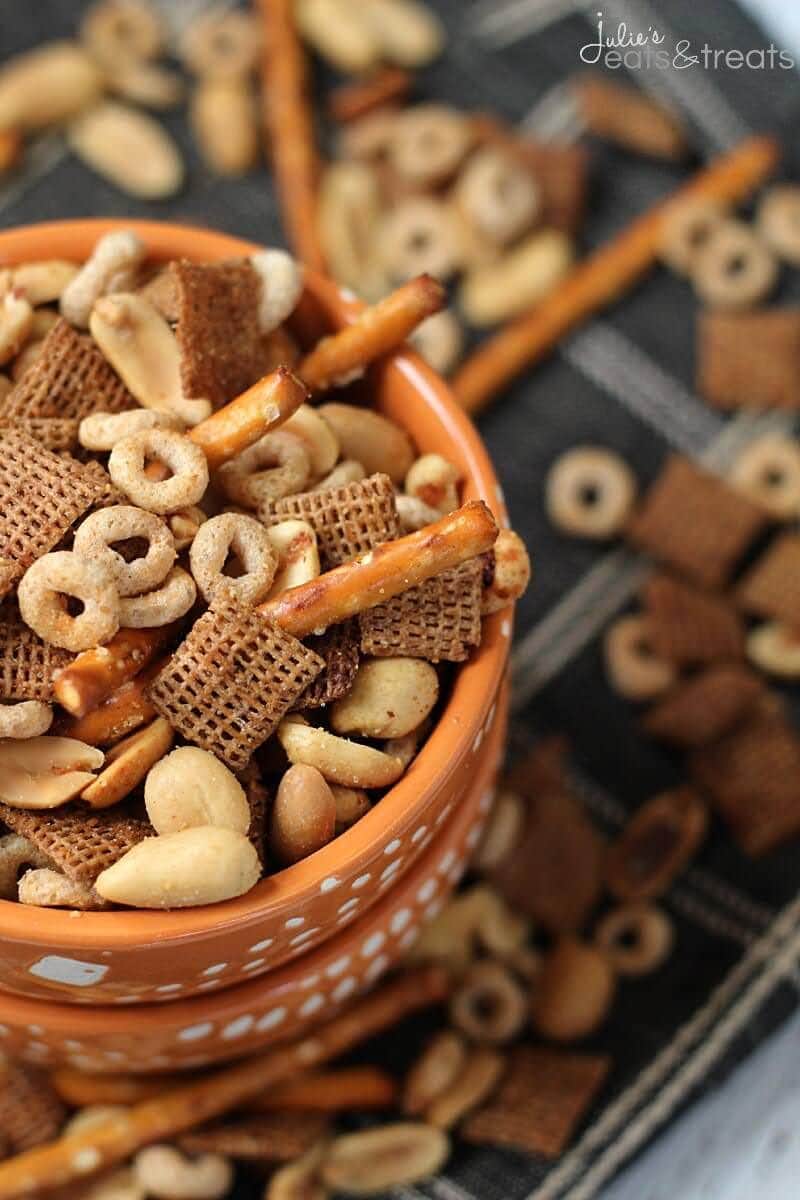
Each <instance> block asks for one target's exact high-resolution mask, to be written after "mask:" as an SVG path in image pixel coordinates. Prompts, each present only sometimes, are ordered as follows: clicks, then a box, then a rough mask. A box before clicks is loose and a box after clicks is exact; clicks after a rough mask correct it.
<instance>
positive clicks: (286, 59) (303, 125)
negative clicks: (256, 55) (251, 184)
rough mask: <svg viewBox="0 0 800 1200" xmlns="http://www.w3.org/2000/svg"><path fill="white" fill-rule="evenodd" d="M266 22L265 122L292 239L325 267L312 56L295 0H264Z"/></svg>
mask: <svg viewBox="0 0 800 1200" xmlns="http://www.w3.org/2000/svg"><path fill="white" fill-rule="evenodd" d="M259 7H260V9H261V13H262V16H263V22H264V27H265V37H264V52H263V57H262V69H261V95H262V103H263V106H264V127H265V129H266V131H267V135H268V139H269V142H268V149H269V151H270V152H271V156H272V169H273V172H274V176H275V185H276V187H277V190H278V196H279V198H280V205H281V212H282V214H283V221H284V225H285V228H286V235H287V238H288V240H289V244H290V245H291V247H292V249H293V250H294V252H295V254H296V255H297V257H298V258H299V259H301V261H302V262H304V263H306V264H307V265H308V266H309V267H313V268H314V270H316V271H324V270H325V258H324V255H323V253H322V247H321V244H320V241H319V235H318V232H317V229H318V225H317V175H318V161H317V151H316V146H315V139H314V117H313V113H312V110H311V101H310V98H309V93H308V79H307V68H306V57H305V52H304V50H303V46H302V44H301V42H300V38H299V36H298V33H297V27H296V25H295V19H294V12H293V8H294V3H293V0H259Z"/></svg>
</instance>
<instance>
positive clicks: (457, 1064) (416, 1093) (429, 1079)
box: [402, 1029, 467, 1117]
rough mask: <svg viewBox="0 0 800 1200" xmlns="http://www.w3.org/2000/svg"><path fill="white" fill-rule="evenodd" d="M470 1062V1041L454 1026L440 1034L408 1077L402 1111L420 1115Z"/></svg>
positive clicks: (426, 1048)
mask: <svg viewBox="0 0 800 1200" xmlns="http://www.w3.org/2000/svg"><path fill="white" fill-rule="evenodd" d="M466 1061H467V1044H466V1042H465V1041H464V1039H463V1038H462V1037H461V1035H460V1034H458V1033H456V1032H455V1031H454V1030H452V1029H445V1030H444V1031H443V1032H442V1033H437V1034H435V1035H434V1037H433V1038H432V1039H431V1041H430V1042H429V1043H428V1045H427V1046H426V1047H425V1050H424V1051H423V1053H422V1054H421V1056H420V1057H419V1058H418V1059H417V1061H416V1062H415V1063H414V1065H413V1067H412V1068H411V1070H410V1071H409V1072H408V1075H407V1076H406V1081H405V1085H404V1087H403V1104H402V1108H403V1112H404V1113H406V1114H407V1115H408V1116H409V1117H418V1116H420V1115H421V1114H422V1113H424V1112H425V1110H426V1109H427V1108H429V1107H430V1105H431V1104H433V1103H434V1101H436V1100H438V1098H439V1096H441V1095H443V1094H444V1093H445V1092H447V1090H448V1089H449V1088H450V1086H451V1085H452V1084H454V1083H455V1081H456V1080H457V1079H458V1077H459V1075H460V1074H461V1072H462V1071H463V1069H464V1066H465V1065H466Z"/></svg>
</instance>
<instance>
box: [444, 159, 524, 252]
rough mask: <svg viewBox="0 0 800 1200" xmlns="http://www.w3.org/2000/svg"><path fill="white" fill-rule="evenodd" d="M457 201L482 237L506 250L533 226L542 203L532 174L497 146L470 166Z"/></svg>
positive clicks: (459, 186)
mask: <svg viewBox="0 0 800 1200" xmlns="http://www.w3.org/2000/svg"><path fill="white" fill-rule="evenodd" d="M455 199H456V202H457V203H458V204H459V206H460V207H461V210H462V212H463V213H464V214H465V216H466V217H467V218H468V220H470V221H471V222H472V224H473V225H475V226H477V228H478V229H479V230H480V231H481V233H482V234H484V235H485V236H486V237H488V238H490V239H491V240H492V241H493V242H498V243H499V244H500V245H503V246H504V245H506V244H507V243H508V242H511V241H513V240H514V238H517V237H519V236H520V235H521V234H523V233H525V231H526V230H527V229H529V228H530V227H531V225H533V223H534V221H535V220H536V218H537V216H538V215H539V210H540V208H541V202H542V196H541V190H540V188H539V186H538V184H537V183H536V180H535V179H534V177H533V175H532V174H531V172H530V171H528V170H526V169H525V167H524V166H522V165H521V163H519V162H518V161H517V160H516V159H515V158H513V157H512V156H511V155H510V154H507V153H506V152H505V151H504V150H502V149H499V148H497V147H493V146H487V147H485V148H483V149H481V150H478V151H477V152H476V153H475V154H473V155H472V157H471V158H470V159H469V161H468V162H467V163H466V165H465V167H464V168H463V170H462V172H461V174H460V176H459V178H458V181H457V183H456V186H455Z"/></svg>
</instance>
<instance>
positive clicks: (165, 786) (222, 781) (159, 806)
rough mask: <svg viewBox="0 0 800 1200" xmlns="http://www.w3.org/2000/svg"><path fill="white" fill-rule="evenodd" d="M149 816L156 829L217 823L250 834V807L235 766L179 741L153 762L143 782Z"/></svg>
mask: <svg viewBox="0 0 800 1200" xmlns="http://www.w3.org/2000/svg"><path fill="white" fill-rule="evenodd" d="M144 802H145V806H146V808H147V815H148V816H149V818H150V822H151V824H152V826H153V828H154V829H155V831H156V833H159V834H165V833H179V832H180V831H181V830H182V829H192V828H194V827H195V826H198V825H213V826H215V827H217V828H220V829H232V830H234V832H236V833H247V830H248V829H249V827H250V806H249V805H248V803H247V797H246V796H245V793H244V789H243V788H242V785H241V784H240V783H239V781H238V779H237V778H236V776H235V775H234V774H233V772H232V771H229V770H228V768H227V767H226V766H225V765H224V764H223V763H221V762H220V761H219V759H218V758H215V756H214V755H213V754H209V752H208V751H207V750H200V749H199V748H198V747H197V746H180V747H179V748H178V749H177V750H173V751H172V753H171V754H167V756H166V757H165V758H163V757H162V758H161V761H160V762H157V763H156V764H155V766H153V768H152V770H151V771H150V773H149V774H148V776H147V780H146V782H145V785H144Z"/></svg>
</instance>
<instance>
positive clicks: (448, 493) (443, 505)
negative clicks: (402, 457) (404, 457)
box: [405, 454, 461, 516]
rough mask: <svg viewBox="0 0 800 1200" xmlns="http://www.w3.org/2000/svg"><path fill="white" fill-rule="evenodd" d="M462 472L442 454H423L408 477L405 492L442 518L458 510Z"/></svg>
mask: <svg viewBox="0 0 800 1200" xmlns="http://www.w3.org/2000/svg"><path fill="white" fill-rule="evenodd" d="M460 481H461V472H460V471H459V469H458V467H456V466H454V465H453V463H451V462H448V461H447V459H446V458H443V457H442V455H441V454H423V455H422V457H421V458H418V459H417V461H416V462H415V463H414V464H413V466H412V467H411V468H410V470H409V472H408V474H407V475H406V482H405V490H406V493H407V495H409V496H414V497H415V498H416V499H417V500H421V501H422V502H423V503H424V504H427V505H428V506H429V507H430V508H433V509H435V510H436V512H437V514H438V515H439V516H441V515H442V514H443V513H449V512H452V511H453V509H455V508H458V505H459V499H458V484H459V482H460Z"/></svg>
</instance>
